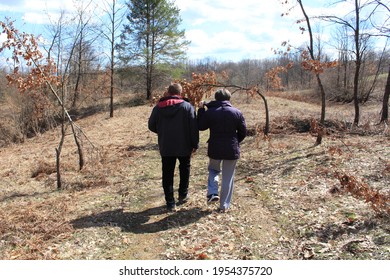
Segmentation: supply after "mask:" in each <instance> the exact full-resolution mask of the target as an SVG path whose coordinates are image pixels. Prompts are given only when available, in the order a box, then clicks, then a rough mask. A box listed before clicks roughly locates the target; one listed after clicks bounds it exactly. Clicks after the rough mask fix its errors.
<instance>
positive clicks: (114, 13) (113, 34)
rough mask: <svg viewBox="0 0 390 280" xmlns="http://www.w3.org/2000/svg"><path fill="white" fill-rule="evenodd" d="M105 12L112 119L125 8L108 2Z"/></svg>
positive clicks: (104, 27)
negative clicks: (117, 56)
mask: <svg viewBox="0 0 390 280" xmlns="http://www.w3.org/2000/svg"><path fill="white" fill-rule="evenodd" d="M103 5H104V7H103V10H104V12H105V13H106V15H107V16H108V22H107V23H103V25H102V35H103V37H104V38H105V39H106V40H107V41H108V42H109V51H110V54H109V62H110V118H112V117H114V74H115V65H116V64H115V49H116V41H117V39H118V38H119V36H120V34H118V31H119V30H120V28H121V27H122V23H123V18H124V17H123V11H124V10H125V6H123V5H120V4H118V1H117V0H106V1H104V3H103Z"/></svg>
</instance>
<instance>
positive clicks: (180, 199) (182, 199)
mask: <svg viewBox="0 0 390 280" xmlns="http://www.w3.org/2000/svg"><path fill="white" fill-rule="evenodd" d="M189 199H190V198H189V197H188V196H185V197H179V201H178V202H177V205H182V204H184V203H186V202H188V200H189Z"/></svg>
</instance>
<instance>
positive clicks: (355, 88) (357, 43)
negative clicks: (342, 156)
mask: <svg viewBox="0 0 390 280" xmlns="http://www.w3.org/2000/svg"><path fill="white" fill-rule="evenodd" d="M355 15H356V20H355V22H356V23H355V24H356V26H355V35H354V36H355V52H356V69H355V76H354V79H353V101H354V106H355V119H354V121H353V126H358V125H359V119H360V108H359V74H360V66H361V55H360V40H359V39H360V28H359V27H360V17H359V15H360V14H359V1H358V0H355Z"/></svg>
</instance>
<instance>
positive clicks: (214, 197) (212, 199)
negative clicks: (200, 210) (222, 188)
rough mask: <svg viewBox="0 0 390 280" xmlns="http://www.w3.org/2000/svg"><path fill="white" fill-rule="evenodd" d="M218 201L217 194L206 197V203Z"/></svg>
mask: <svg viewBox="0 0 390 280" xmlns="http://www.w3.org/2000/svg"><path fill="white" fill-rule="evenodd" d="M218 200H219V196H218V195H217V194H211V195H208V196H207V203H212V202H217V201H218Z"/></svg>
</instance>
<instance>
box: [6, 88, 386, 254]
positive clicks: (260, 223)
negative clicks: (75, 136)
mask: <svg viewBox="0 0 390 280" xmlns="http://www.w3.org/2000/svg"><path fill="white" fill-rule="evenodd" d="M267 98H268V102H269V108H270V118H271V133H270V137H269V139H264V138H263V137H262V135H256V134H255V133H254V131H256V127H258V125H261V124H262V123H263V119H264V118H263V111H264V110H263V104H262V102H261V100H257V99H256V100H253V99H250V100H249V99H248V100H247V97H246V96H239V93H236V94H235V95H234V96H233V100H232V103H233V104H234V105H235V106H236V107H238V108H239V109H240V110H241V111H242V112H243V114H244V116H245V118H246V122H247V125H248V127H249V128H250V131H251V132H252V133H251V134H250V135H249V136H248V137H247V138H246V139H245V140H244V142H243V143H242V146H241V149H242V158H241V159H240V160H239V162H238V167H237V172H236V177H235V193H234V196H233V207H232V211H230V212H228V213H218V212H217V211H216V208H217V206H216V205H211V206H210V205H207V204H206V198H205V195H206V181H207V161H208V159H207V156H206V145H207V144H206V141H207V137H208V135H207V132H201V142H200V149H199V150H198V151H197V153H196V154H195V155H194V157H193V160H192V171H191V172H192V176H191V182H190V201H189V202H188V203H186V204H184V205H182V206H180V207H178V211H177V212H173V213H167V212H166V211H165V207H164V200H163V191H162V187H161V167H160V156H159V153H158V147H157V145H156V143H157V137H156V135H155V134H153V133H152V132H150V131H148V129H147V119H148V116H149V114H150V112H151V106H150V105H141V106H133V107H121V108H118V109H117V110H116V112H115V117H114V118H109V117H108V114H107V113H106V112H104V113H98V114H95V115H93V116H88V117H86V118H83V119H80V120H78V121H77V123H78V124H79V125H80V126H81V127H82V128H83V130H84V131H85V132H86V134H87V135H88V137H89V139H90V140H91V142H92V143H93V144H94V145H95V146H96V148H93V147H91V146H90V145H89V143H88V142H87V141H84V148H85V150H86V152H85V154H86V165H85V167H84V168H83V170H81V171H79V170H78V167H77V166H78V165H77V152H76V148H75V145H74V143H73V141H72V136H71V135H69V136H68V137H67V138H66V142H65V146H64V148H63V153H62V170H63V171H62V172H63V174H62V177H63V180H64V186H65V187H64V189H63V190H56V183H55V180H56V174H55V148H56V147H57V145H58V140H59V135H60V132H59V130H58V129H54V130H51V131H48V132H46V133H44V134H41V135H39V136H36V137H34V138H30V139H26V141H25V142H24V143H21V144H13V145H10V146H8V147H3V148H0V177H1V181H0V217H1V219H0V258H1V259H3V260H4V259H37V260H41V259H64V260H72V259H78V260H91V259H93V260H100V259H103V260H110V259H115V260H121V259H133V260H156V259H163V260H166V259H176V260H178V259H180V260H183V259H184V260H185V259H215V260H227V259H230V260H232V259H233V260H236V259H241V260H242V259H254V260H256V259H269V260H287V259H317V260H338V259H363V260H367V259H386V260H388V259H390V234H389V233H390V219H389V216H388V215H386V214H383V213H378V212H375V211H374V210H373V209H372V207H370V203H366V202H365V201H364V199H358V198H354V197H352V196H351V195H349V194H348V193H344V192H343V190H342V186H341V184H340V181H339V180H338V179H337V178H335V172H340V173H343V174H348V176H353V177H354V178H356V180H357V181H359V182H362V184H366V185H368V186H369V187H370V188H373V189H375V190H377V191H379V192H381V193H382V194H384V195H387V197H389V196H390V145H389V139H390V131H389V129H387V128H386V127H384V126H383V125H375V121H376V120H377V119H379V116H378V114H379V111H380V103H379V102H378V103H376V102H372V103H371V102H370V103H367V104H365V105H362V107H361V111H362V117H361V126H360V127H359V128H355V129H351V128H350V126H349V124H348V122H349V121H352V119H353V115H352V114H353V109H352V104H342V105H340V104H328V109H327V120H328V128H327V135H326V136H325V137H324V140H323V144H321V145H319V146H314V143H315V137H314V136H313V135H311V133H310V131H309V130H310V120H311V119H312V118H318V117H319V115H320V106H319V105H318V104H315V103H310V102H305V101H302V100H301V101H300V100H298V101H294V100H288V99H286V98H283V96H269V97H267ZM175 182H178V178H177V177H176V179H175ZM387 207H388V208H387V209H389V207H390V206H389V202H388V201H387Z"/></svg>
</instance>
